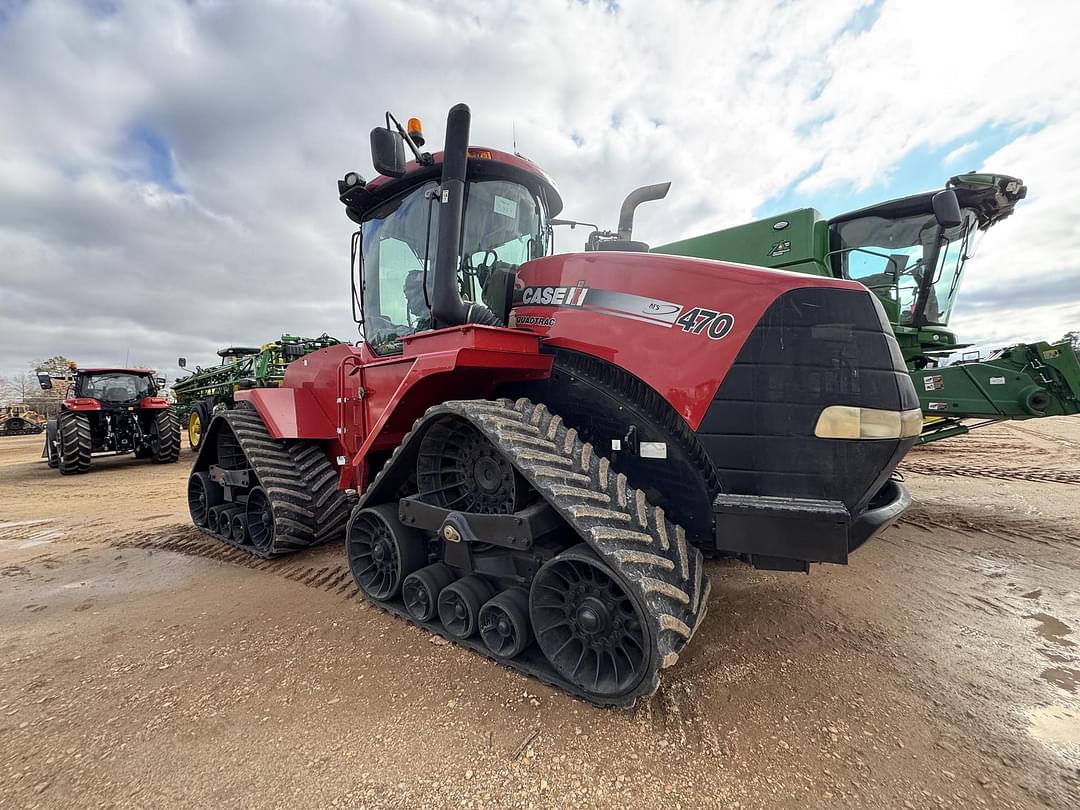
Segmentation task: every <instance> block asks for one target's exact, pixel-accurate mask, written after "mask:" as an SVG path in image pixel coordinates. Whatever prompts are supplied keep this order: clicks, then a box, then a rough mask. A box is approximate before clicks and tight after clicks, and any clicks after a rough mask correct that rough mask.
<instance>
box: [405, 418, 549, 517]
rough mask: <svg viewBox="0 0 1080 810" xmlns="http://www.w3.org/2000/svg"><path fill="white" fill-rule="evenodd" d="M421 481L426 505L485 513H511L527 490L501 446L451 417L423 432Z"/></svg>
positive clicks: (519, 505) (468, 425) (461, 421)
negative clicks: (500, 450)
mask: <svg viewBox="0 0 1080 810" xmlns="http://www.w3.org/2000/svg"><path fill="white" fill-rule="evenodd" d="M416 482H417V486H418V489H419V494H420V498H421V500H423V501H424V502H425V503H431V504H435V505H436V506H442V507H446V508H453V509H456V510H457V511H459V512H472V513H480V514H498V515H506V514H510V513H511V512H513V511H515V510H517V509H519V508H520V507H521V506H522V505H523V504H522V500H523V496H524V494H525V492H526V491H527V489H528V486H527V485H526V484H525V482H524V481H523V480H522V479H521V476H520V475H519V474H518V473H517V472H516V471H515V470H514V467H513V465H512V464H510V462H509V461H508V460H507V459H506V457H505V456H504V455H503V454H502V453H500V452H499V450H498V448H496V447H495V446H494V445H492V443H491V442H490V441H489V440H488V439H487V438H485V437H484V436H483V435H482V434H481V433H480V431H478V430H477V429H476V428H474V427H473V426H472V425H470V424H468V423H467V422H465V421H464V420H462V419H458V418H455V417H452V416H451V417H447V418H445V419H440V420H439V421H438V422H436V423H435V424H433V425H432V426H431V428H430V429H428V431H427V433H426V434H425V435H424V439H423V441H422V443H421V445H420V456H419V459H418V462H417V467H416Z"/></svg>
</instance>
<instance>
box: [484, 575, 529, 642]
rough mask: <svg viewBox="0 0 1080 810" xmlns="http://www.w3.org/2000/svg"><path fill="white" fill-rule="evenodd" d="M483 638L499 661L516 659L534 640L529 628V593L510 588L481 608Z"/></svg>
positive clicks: (520, 589)
mask: <svg viewBox="0 0 1080 810" xmlns="http://www.w3.org/2000/svg"><path fill="white" fill-rule="evenodd" d="M480 638H482V639H483V640H484V644H485V645H487V648H488V649H489V650H491V651H492V652H493V653H494V654H495V655H497V656H499V657H500V658H514V657H515V656H517V655H520V654H521V653H523V652H524V651H525V648H526V647H528V646H529V645H530V644H531V643H532V640H533V634H532V628H531V627H530V625H529V592H528V591H526V590H525V589H524V588H507V589H506V590H505V591H503V592H502V593H500V594H498V595H497V596H495V597H493V598H491V599H489V600H488V601H487V602H485V603H484V606H483V607H482V608H480Z"/></svg>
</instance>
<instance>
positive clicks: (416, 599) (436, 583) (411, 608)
mask: <svg viewBox="0 0 1080 810" xmlns="http://www.w3.org/2000/svg"><path fill="white" fill-rule="evenodd" d="M455 577H456V575H455V574H454V570H453V569H452V568H451V567H450V566H448V565H446V564H445V563H435V564H433V565H426V566H424V567H423V568H421V569H420V570H419V571H413V572H412V573H411V574H409V575H408V576H407V577H405V581H404V582H403V583H402V584H401V599H402V601H403V602H404V603H405V610H407V611H408V612H409V615H410V616H412V617H413V618H414V619H415V620H416V621H418V622H427V621H431V620H432V619H433V618H435V614H436V613H437V612H438V604H439V593H440V592H441V591H442V589H443V588H445V587H446V586H447V585H449V584H450V583H451V582H453V581H454V579H455Z"/></svg>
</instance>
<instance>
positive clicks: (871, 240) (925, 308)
mask: <svg viewBox="0 0 1080 810" xmlns="http://www.w3.org/2000/svg"><path fill="white" fill-rule="evenodd" d="M963 214H964V221H963V224H961V225H959V226H957V227H955V228H946V229H944V230H943V229H942V228H941V226H939V225H938V223H937V220H936V219H935V218H934V215H933V214H919V215H916V216H910V217H899V218H896V219H886V218H884V217H862V218H860V219H853V220H849V221H847V222H841V223H839V224H838V225H835V226H834V230H835V233H836V235H837V237H838V239H839V244H838V245H837V247H838V250H837V252H835V253H834V262H839V265H840V267H839V269H840V274H841V276H842V277H843V278H849V279H853V280H855V281H858V282H861V283H862V284H864V285H865V286H866V287H868V288H869V289H870V290H871V291H872V292H873V293H874V294H875V295H877V296H878V297H879V298H881V299H882V300H883V301H885V302H886V303H887V304H888V303H891V304H892V307H887V308H893V307H894V308H895V311H896V317H898V319H899V323H900V324H901V325H905V326H924V325H929V324H934V325H939V326H945V325H947V324H948V322H949V315H950V314H951V312H952V307H953V302H954V301H955V299H956V293H957V291H958V290H959V289H960V278H961V275H962V273H963V269H964V263H965V261H966V260H967V259H968V258H969V257H970V255H971V253H972V252H973V250H974V245H973V240H974V237H975V235H976V234H977V232H978V229H977V227H976V222H977V220H976V217H975V214H974V212H972V211H971V210H970V209H964V211H963ZM939 240H940V250H939V252H938V254H937V257H936V260H935V259H934V251H935V250H937V249H938V243H939ZM930 263H933V265H934V266H933V268H929V267H928V264H930ZM931 270H932V272H931Z"/></svg>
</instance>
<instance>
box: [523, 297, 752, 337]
mask: <svg viewBox="0 0 1080 810" xmlns="http://www.w3.org/2000/svg"><path fill="white" fill-rule="evenodd" d="M520 305H521V306H552V307H573V308H578V309H588V310H592V311H595V312H600V313H603V314H604V315H614V316H615V317H618V318H629V319H631V320H634V321H644V322H645V323H652V324H656V325H657V326H666V327H670V328H676V327H677V328H679V329H681V330H682V331H683V332H690V333H692V334H695V335H707V336H708V337H710V338H712V339H713V340H720V339H721V338H723V337H725V336H726V335H727V334H728V333H729V332H730V331H731V328H732V327H733V326H734V325H735V317H734V316H733V315H730V314H728V313H726V312H717V311H716V310H712V309H706V308H704V307H695V306H688V307H683V306H682V305H681V304H674V303H672V302H671V301H660V300H657V299H655V298H645V297H643V296H640V295H631V294H630V293H623V292H615V291H613V290H597V289H595V288H592V287H585V286H581V285H579V286H576V287H526V288H525V289H524V290H522V292H521V302H520ZM515 322H516V323H518V324H529V325H531V324H534V323H536V324H537V325H540V324H541V322H542V319H535V320H534V319H532V318H527V317H525V316H520V315H518V316H517V317H516V318H515ZM553 323H554V322H553ZM553 323H552V325H553Z"/></svg>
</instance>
